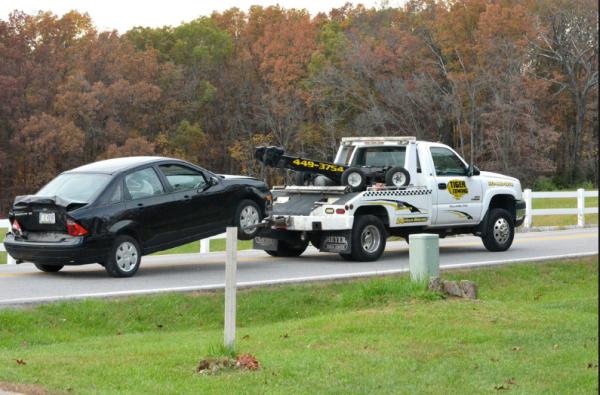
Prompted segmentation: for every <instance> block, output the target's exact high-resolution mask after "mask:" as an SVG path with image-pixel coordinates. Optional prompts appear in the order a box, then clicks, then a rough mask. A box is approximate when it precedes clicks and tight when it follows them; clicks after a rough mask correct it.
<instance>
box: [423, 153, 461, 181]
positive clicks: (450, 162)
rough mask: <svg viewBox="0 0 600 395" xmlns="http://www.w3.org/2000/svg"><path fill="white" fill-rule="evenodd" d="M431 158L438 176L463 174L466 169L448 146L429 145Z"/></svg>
mask: <svg viewBox="0 0 600 395" xmlns="http://www.w3.org/2000/svg"><path fill="white" fill-rule="evenodd" d="M430 151H431V158H432V159H433V165H434V166H435V173H436V174H437V175H438V176H464V175H466V171H467V169H466V168H465V164H464V163H463V161H462V160H460V158H459V157H458V156H457V155H456V154H455V153H454V152H452V151H450V150H449V149H448V148H443V147H431V148H430Z"/></svg>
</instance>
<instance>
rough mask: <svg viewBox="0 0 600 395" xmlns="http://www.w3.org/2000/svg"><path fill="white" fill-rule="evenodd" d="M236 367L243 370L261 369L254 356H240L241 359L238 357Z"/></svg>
mask: <svg viewBox="0 0 600 395" xmlns="http://www.w3.org/2000/svg"><path fill="white" fill-rule="evenodd" d="M235 365H236V366H238V367H240V368H242V369H248V370H258V369H259V368H260V363H259V362H258V360H257V359H256V357H255V356H254V355H252V354H242V355H240V356H239V357H237V359H236V363H235Z"/></svg>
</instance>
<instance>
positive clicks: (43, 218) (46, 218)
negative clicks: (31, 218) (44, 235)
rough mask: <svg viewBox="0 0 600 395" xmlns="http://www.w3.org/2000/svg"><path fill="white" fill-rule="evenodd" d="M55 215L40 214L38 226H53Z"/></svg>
mask: <svg viewBox="0 0 600 395" xmlns="http://www.w3.org/2000/svg"><path fill="white" fill-rule="evenodd" d="M55 223H56V215H55V213H40V224H55Z"/></svg>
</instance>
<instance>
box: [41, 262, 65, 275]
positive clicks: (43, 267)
mask: <svg viewBox="0 0 600 395" xmlns="http://www.w3.org/2000/svg"><path fill="white" fill-rule="evenodd" d="M34 265H35V267H37V268H38V269H39V270H41V271H43V272H46V273H56V272H58V271H60V269H62V268H63V267H64V266H63V265H44V264H42V263H34Z"/></svg>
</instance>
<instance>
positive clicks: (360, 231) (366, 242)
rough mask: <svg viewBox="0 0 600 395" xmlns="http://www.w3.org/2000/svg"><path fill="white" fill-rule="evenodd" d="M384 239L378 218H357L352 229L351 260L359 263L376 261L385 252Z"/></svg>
mask: <svg viewBox="0 0 600 395" xmlns="http://www.w3.org/2000/svg"><path fill="white" fill-rule="evenodd" d="M386 238H387V237H386V231H385V227H384V226H383V222H381V220H380V219H379V218H378V217H376V216H374V215H362V216H359V217H358V218H356V219H355V222H354V227H353V228H352V254H351V255H352V258H353V259H354V260H356V261H361V262H371V261H376V260H377V259H379V257H380V256H381V254H383V250H385V242H386Z"/></svg>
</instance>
